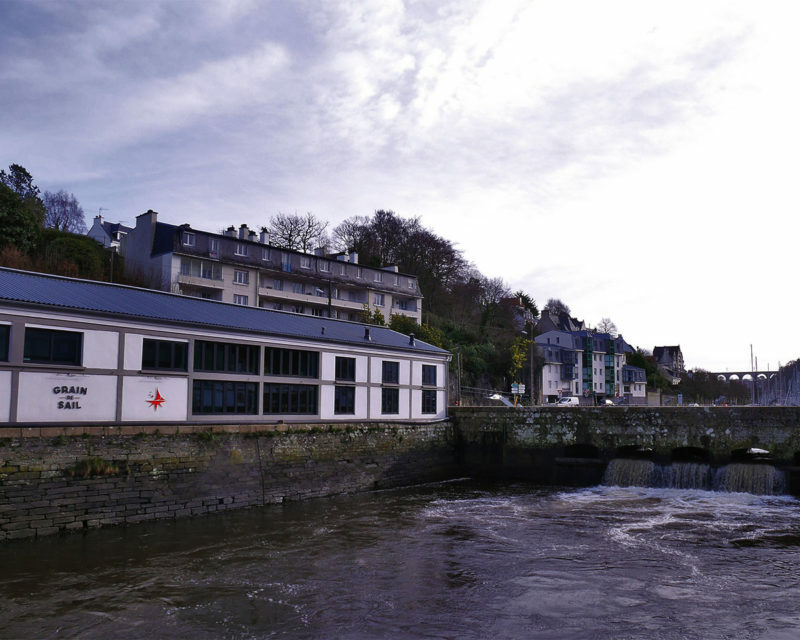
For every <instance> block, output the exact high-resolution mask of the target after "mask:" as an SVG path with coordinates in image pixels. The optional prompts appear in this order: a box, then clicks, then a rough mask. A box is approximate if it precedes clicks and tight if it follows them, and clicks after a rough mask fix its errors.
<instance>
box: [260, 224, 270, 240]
mask: <svg viewBox="0 0 800 640" xmlns="http://www.w3.org/2000/svg"><path fill="white" fill-rule="evenodd" d="M258 239H259V242H261V244H269V230H268V229H267V228H266V227H261V234H260V235H259V237H258Z"/></svg>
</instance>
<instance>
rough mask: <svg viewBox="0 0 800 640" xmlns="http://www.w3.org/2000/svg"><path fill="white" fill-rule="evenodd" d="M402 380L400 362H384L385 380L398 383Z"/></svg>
mask: <svg viewBox="0 0 800 640" xmlns="http://www.w3.org/2000/svg"><path fill="white" fill-rule="evenodd" d="M399 380H400V363H399V362H387V361H384V362H383V382H384V383H389V384H397V383H398V382H399Z"/></svg>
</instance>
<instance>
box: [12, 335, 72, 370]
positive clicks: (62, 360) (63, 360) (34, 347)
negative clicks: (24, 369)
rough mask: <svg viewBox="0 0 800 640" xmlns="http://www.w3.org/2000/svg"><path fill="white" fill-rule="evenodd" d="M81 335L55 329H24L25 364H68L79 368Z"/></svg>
mask: <svg viewBox="0 0 800 640" xmlns="http://www.w3.org/2000/svg"><path fill="white" fill-rule="evenodd" d="M82 352H83V334H82V333H80V332H77V331H57V330H55V329H33V328H26V329H25V350H24V353H23V360H24V361H25V362H38V363H42V364H49V363H53V364H68V365H76V366H80V364H81V361H82Z"/></svg>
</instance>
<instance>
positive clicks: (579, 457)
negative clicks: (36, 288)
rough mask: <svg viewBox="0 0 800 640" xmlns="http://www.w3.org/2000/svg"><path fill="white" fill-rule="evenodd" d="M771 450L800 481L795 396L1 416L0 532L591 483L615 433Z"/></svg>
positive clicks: (662, 451) (705, 446) (665, 443)
mask: <svg viewBox="0 0 800 640" xmlns="http://www.w3.org/2000/svg"><path fill="white" fill-rule="evenodd" d="M631 446H639V447H647V448H650V449H652V450H653V452H654V455H655V457H656V459H657V460H658V459H661V460H663V461H669V459H670V455H671V453H672V452H673V451H674V450H675V449H678V448H681V447H695V448H697V449H701V450H705V451H707V452H708V454H709V456H710V461H711V462H712V464H715V465H722V464H726V463H727V462H728V461H729V460H730V457H731V453H732V452H733V451H735V450H737V449H745V448H749V447H758V448H763V449H766V450H768V451H770V452H771V454H772V455H773V457H774V460H775V463H776V465H778V466H781V467H782V468H783V469H784V470H785V471H786V472H787V476H788V482H789V490H790V492H791V493H794V494H796V495H800V466H797V462H798V460H799V459H800V453H798V452H800V408H792V407H776V408H762V407H740V408H737V407H710V408H705V407H602V408H583V407H576V408H567V407H534V408H507V407H499V408H488V407H487V408H482V407H477V408H474V407H473V408H467V407H456V408H453V409H451V416H450V419H449V420H446V421H441V422H435V423H430V424H404V423H378V424H374V423H352V424H336V425H320V424H313V425H311V424H309V425H298V424H292V425H288V424H278V425H225V426H214V427H210V428H209V427H206V426H202V427H197V426H193V427H189V426H180V427H178V426H161V427H153V426H144V427H136V426H126V427H95V426H92V427H42V428H9V427H2V428H0V541H3V540H10V539H13V538H25V537H34V536H44V535H51V534H55V533H59V532H63V531H72V530H81V529H88V528H93V527H101V526H105V525H115V524H129V523H136V522H142V521H147V520H156V519H162V518H178V517H183V516H191V515H200V514H206V513H213V512H217V511H224V510H228V509H237V508H243V507H254V506H261V505H267V504H274V503H281V502H286V501H293V500H304V499H308V498H316V497H325V496H332V495H337V494H342V493H351V492H359V491H368V490H371V489H376V488H391V487H399V486H406V485H413V484H419V483H423V482H432V481H438V480H447V479H452V478H456V477H463V476H475V477H478V476H486V477H499V478H508V479H524V480H528V481H531V482H537V483H541V484H550V485H578V486H588V485H592V484H597V483H598V482H599V481H600V480H601V479H602V477H603V471H604V470H605V467H606V465H607V463H608V461H609V460H611V459H612V458H613V457H615V455H616V454H617V453H618V451H619V449H620V448H621V447H631Z"/></svg>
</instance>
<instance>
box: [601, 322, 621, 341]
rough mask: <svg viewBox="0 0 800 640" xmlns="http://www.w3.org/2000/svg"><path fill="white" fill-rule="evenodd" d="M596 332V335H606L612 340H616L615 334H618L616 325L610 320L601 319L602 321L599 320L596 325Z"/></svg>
mask: <svg viewBox="0 0 800 640" xmlns="http://www.w3.org/2000/svg"><path fill="white" fill-rule="evenodd" d="M597 332H598V333H607V334H609V335H610V336H611V337H612V338H616V337H617V333H618V331H617V325H615V324H614V323H613V322H612V321H611V318H603V319H602V320H600V322H599V323H598V325H597Z"/></svg>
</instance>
